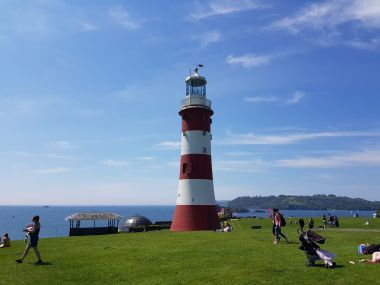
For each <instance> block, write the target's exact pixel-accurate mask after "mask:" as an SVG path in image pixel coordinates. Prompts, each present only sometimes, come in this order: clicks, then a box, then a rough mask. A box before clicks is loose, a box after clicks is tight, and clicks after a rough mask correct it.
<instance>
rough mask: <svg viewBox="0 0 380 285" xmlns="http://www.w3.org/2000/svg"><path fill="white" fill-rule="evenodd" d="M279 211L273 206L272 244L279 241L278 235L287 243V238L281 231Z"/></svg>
mask: <svg viewBox="0 0 380 285" xmlns="http://www.w3.org/2000/svg"><path fill="white" fill-rule="evenodd" d="M281 219H283V218H282V217H281V213H280V211H279V210H278V209H277V208H273V223H274V226H275V227H274V234H275V239H274V241H273V244H278V243H279V242H280V236H282V237H283V238H284V239H285V240H286V242H287V243H289V240H288V238H287V237H286V236H285V235H284V234H283V233H282V232H281V226H282V225H281Z"/></svg>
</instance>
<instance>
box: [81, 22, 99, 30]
mask: <svg viewBox="0 0 380 285" xmlns="http://www.w3.org/2000/svg"><path fill="white" fill-rule="evenodd" d="M80 25H81V28H82V31H84V32H94V31H97V30H99V27H97V26H96V25H94V24H92V23H89V22H82V23H81V24H80Z"/></svg>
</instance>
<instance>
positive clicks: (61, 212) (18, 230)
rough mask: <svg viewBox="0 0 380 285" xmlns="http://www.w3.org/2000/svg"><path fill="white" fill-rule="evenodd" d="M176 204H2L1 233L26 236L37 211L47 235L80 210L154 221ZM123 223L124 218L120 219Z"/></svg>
mask: <svg viewBox="0 0 380 285" xmlns="http://www.w3.org/2000/svg"><path fill="white" fill-rule="evenodd" d="M174 209H175V206H50V207H48V208H45V207H42V206H0V234H1V235H3V234H4V233H5V232H7V233H9V235H10V237H11V239H12V240H17V239H24V233H23V232H22V229H23V228H24V226H25V225H26V224H28V223H31V218H32V216H34V215H39V216H40V222H41V227H42V228H41V233H40V236H41V237H42V238H44V237H62V236H68V233H69V222H68V221H66V220H65V218H66V217H67V216H70V215H71V214H74V213H78V212H113V213H116V214H119V215H121V216H123V217H124V218H128V217H130V216H132V215H135V214H140V215H143V216H146V217H147V218H149V219H150V220H151V221H152V222H155V221H168V220H172V218H173V213H174ZM282 213H283V214H284V216H285V217H304V218H305V217H318V216H322V214H326V215H327V214H328V213H330V214H331V215H337V216H338V217H352V216H353V215H354V214H355V213H356V211H319V210H310V211H304V210H302V211H301V210H283V211H282ZM358 214H359V216H360V217H372V214H373V211H358ZM238 216H240V217H244V216H256V217H258V218H260V217H262V218H264V217H267V213H266V212H264V213H257V212H249V213H242V214H238ZM120 223H121V224H122V223H123V221H121V222H120ZM96 225H97V226H105V225H107V221H104V222H100V221H97V222H96ZM81 226H89V227H91V226H93V221H88V222H87V223H86V222H82V223H81Z"/></svg>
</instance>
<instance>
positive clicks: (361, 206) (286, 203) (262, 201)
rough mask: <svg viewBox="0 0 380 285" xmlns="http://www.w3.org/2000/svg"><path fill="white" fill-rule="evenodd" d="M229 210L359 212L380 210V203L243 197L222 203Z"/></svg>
mask: <svg viewBox="0 0 380 285" xmlns="http://www.w3.org/2000/svg"><path fill="white" fill-rule="evenodd" d="M223 204H225V205H226V206H228V207H231V208H249V209H267V208H274V207H276V208H280V209H283V210H359V211H370V210H378V209H380V201H367V200H365V199H361V198H349V197H343V196H341V197H339V196H335V195H333V194H330V195H321V194H316V195H312V196H296V195H279V196H253V197H249V196H244V197H238V198H235V199H233V200H231V201H229V202H226V201H223Z"/></svg>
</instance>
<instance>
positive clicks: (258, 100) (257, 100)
mask: <svg viewBox="0 0 380 285" xmlns="http://www.w3.org/2000/svg"><path fill="white" fill-rule="evenodd" d="M244 100H245V101H247V102H250V103H263V102H264V103H266V102H279V101H280V100H281V99H280V98H279V97H275V96H252V97H245V98H244Z"/></svg>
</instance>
